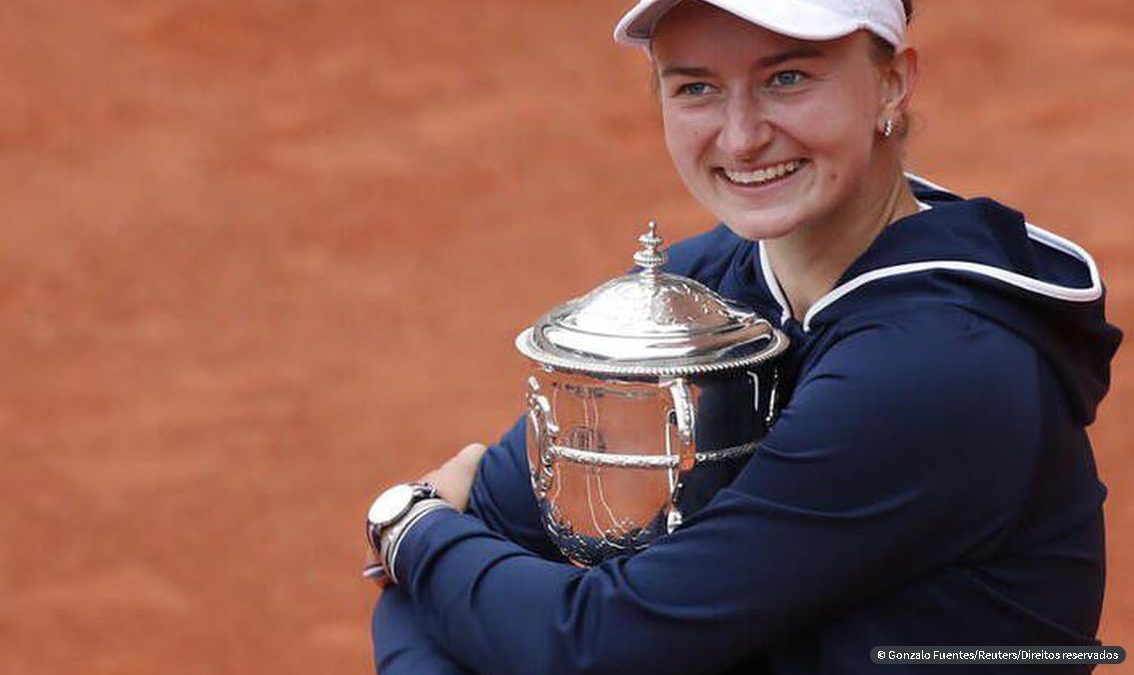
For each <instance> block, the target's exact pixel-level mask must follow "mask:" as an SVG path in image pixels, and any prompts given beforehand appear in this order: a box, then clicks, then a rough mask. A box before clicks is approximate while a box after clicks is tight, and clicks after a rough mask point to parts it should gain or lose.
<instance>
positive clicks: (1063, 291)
mask: <svg viewBox="0 0 1134 675" xmlns="http://www.w3.org/2000/svg"><path fill="white" fill-rule="evenodd" d="M906 177H907V178H910V179H911V180H914V181H917V182H919V183H921V184H922V185H925V186H927V187H929V188H932V189H934V190H940V191H942V192H948V193H950V194H952V192H951V191H950V190H947V189H946V188H943V187H941V186H939V185H935V184H933V183H931V182H929V181H927V180H925V179H923V178H921V177H919V176H915V175H913V174H909V173H907V174H906ZM922 206H925V205H922ZM923 210H924V209H923ZM1025 228H1026V230H1027V234H1028V238H1029V239H1031V240H1032V241H1035V242H1038V243H1040V244H1043V245H1045V246H1047V247H1049V248H1053V249H1055V250H1057V251H1059V252H1060V253H1063V254H1066V255H1069V256H1071V257H1073V258H1075V259H1077V260H1078V261H1079V262H1081V263H1083V264H1085V265H1086V266H1087V269H1088V271H1089V273H1090V277H1091V285H1090V286H1089V287H1087V288H1072V287H1068V286H1060V285H1059V284H1053V283H1050V282H1046V281H1041V280H1039V279H1035V278H1033V277H1029V276H1026V275H1023V274H1019V273H1017V272H1011V271H1009V270H1006V269H1002V268H999V267H993V266H991V265H984V264H981V263H973V262H967V261H963V260H926V261H923V262H916V263H906V264H904V265H893V266H891V267H881V268H879V269H876V270H871V271H869V272H865V273H863V274H860V275H859V276H857V277H855V278H853V279H851V280H849V281H847V282H846V283H843V284H840V285H839V286H836V287H835V288H833V289H831V290H830V291H829V292H827V293H826V294H825V295H824V296H823V297H821V298H819V299H818V300H817V301H816V302H815V304H813V305H812V306H811V309H809V310H808V311H807V314H806V315H805V316H804V317H803V330H804V332H807V331H810V330H811V321H812V320H813V319H814V318H815V316H816V315H817V314H818V313H819V312H821V311H823V310H824V309H826V308H827V307H830V306H831V305H832V304H834V303H835V302H836V301H838V300H839V299H841V298H842V297H843V296H845V295H847V294H849V293H852V292H854V291H856V290H858V289H859V288H861V287H863V286H865V285H866V284H869V283H871V282H872V281H878V280H879V279H886V278H889V277H894V276H898V275H901V274H914V273H917V272H925V271H929V270H951V271H957V272H968V273H971V274H980V275H983V276H986V277H990V278H992V279H996V280H997V281H1002V282H1004V283H1006V284H1009V285H1011V286H1015V287H1016V288H1020V289H1023V290H1025V291H1029V292H1032V293H1037V294H1039V295H1044V296H1047V297H1049V298H1055V299H1056V300H1063V301H1066V302H1094V301H1095V300H1098V299H1099V298H1100V297H1102V281H1101V279H1100V278H1099V269H1098V265H1096V264H1095V260H1094V258H1092V257H1091V254H1089V253H1087V251H1086V250H1084V249H1083V248H1082V247H1081V246H1079V245H1078V244H1075V243H1074V242H1072V241H1069V240H1067V239H1064V238H1063V237H1060V236H1058V235H1055V234H1052V233H1051V232H1048V231H1047V230H1044V229H1043V228H1040V227H1036V226H1035V225H1032V224H1031V223H1025ZM760 266H761V268H762V272H763V274H764V281H765V283H766V284H768V288H769V289H770V290H771V292H772V296H773V297H774V298H775V299H776V301H777V302H779V303H780V306H781V307H782V308H783V316H782V317H781V319H780V323H783V322H785V321H787V320H788V318H789V317H790V316H791V310H790V309H789V305H788V302H787V300H786V299H785V296H784V293H783V290H782V289H781V288H780V285H779V282H778V281H777V280H776V275H775V272H773V271H772V265H771V262H770V261H769V260H768V254H767V252H766V250H765V248H764V246H763V244H762V243H761V244H760Z"/></svg>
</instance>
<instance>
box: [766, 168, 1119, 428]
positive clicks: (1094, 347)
mask: <svg viewBox="0 0 1134 675" xmlns="http://www.w3.org/2000/svg"><path fill="white" fill-rule="evenodd" d="M910 182H911V185H912V187H913V188H914V194H915V196H916V197H917V198H918V200H919V202H920V203H921V205H922V211H921V212H920V213H918V214H916V215H913V216H910V217H908V218H903V219H901V220H898V221H896V222H894V223H892V224H891V225H890V226H889V227H887V228H886V230H884V231H883V232H882V234H880V235H879V236H878V238H877V239H876V240H875V241H874V243H873V244H871V246H870V248H868V249H867V250H866V251H865V252H864V253H863V254H862V255H861V256H860V257H859V258H858V259H857V260H856V261H855V262H854V263H853V264H852V265H851V266H850V268H848V269H847V271H846V272H845V273H844V274H843V276H842V278H840V279H839V281H838V283H837V284H836V285H835V288H834V289H832V290H831V291H830V292H829V293H827V294H826V295H824V296H823V297H822V298H820V299H819V300H818V301H817V302H816V303H815V304H814V305H813V306H812V307H811V309H810V311H809V312H808V313H807V315H806V316H805V317H804V319H803V322H802V328H803V331H804V332H805V333H808V332H812V331H818V330H820V329H821V328H823V327H824V326H829V325H833V324H835V323H838V322H840V321H843V320H846V319H853V318H854V317H856V316H861V315H863V314H864V313H876V312H877V311H878V308H879V307H883V308H885V310H886V311H900V310H901V309H902V306H903V305H905V304H910V305H911V306H914V305H923V304H924V303H925V302H926V301H930V302H945V303H948V304H952V305H955V306H960V307H963V308H965V309H966V310H968V311H971V312H973V313H975V314H977V315H980V316H982V317H984V318H987V319H988V320H990V321H993V322H995V323H997V324H1000V325H1002V326H1004V327H1006V328H1007V329H1008V330H1010V331H1012V332H1014V333H1016V334H1017V335H1019V336H1021V337H1022V338H1023V339H1025V340H1027V341H1028V342H1029V343H1030V344H1032V345H1033V346H1034V347H1035V349H1036V350H1037V351H1038V352H1039V353H1040V354H1041V355H1042V356H1043V358H1045V359H1046V361H1047V362H1048V363H1049V364H1050V365H1051V367H1052V368H1053V370H1054V372H1055V373H1056V375H1057V376H1058V378H1059V380H1060V382H1061V384H1062V386H1063V389H1064V391H1065V392H1066V393H1067V394H1068V396H1069V398H1070V400H1071V404H1072V409H1073V411H1074V413H1075V415H1076V418H1077V419H1078V421H1079V422H1081V423H1082V424H1089V423H1090V422H1092V421H1093V420H1094V416H1095V410H1096V408H1097V406H1098V403H1099V401H1101V400H1102V398H1103V396H1104V395H1105V394H1106V391H1107V389H1108V387H1109V385H1110V361H1111V359H1112V357H1113V356H1114V353H1115V351H1116V350H1117V348H1118V345H1119V343H1120V342H1121V340H1122V333H1121V331H1119V330H1118V329H1117V328H1116V327H1114V326H1112V325H1110V324H1109V323H1107V321H1106V317H1105V313H1104V303H1105V291H1104V289H1103V285H1102V282H1101V280H1100V278H1099V272H1098V267H1097V266H1096V264H1095V261H1094V259H1093V258H1091V256H1090V254H1088V253H1087V252H1086V251H1085V250H1083V249H1082V248H1080V247H1079V246H1077V245H1076V244H1074V243H1072V242H1070V241H1068V240H1066V239H1063V238H1062V237H1058V236H1056V235H1054V234H1052V233H1050V232H1047V231H1046V230H1043V229H1041V228H1039V227H1036V226H1034V225H1032V224H1030V223H1027V222H1026V221H1025V220H1024V217H1023V215H1022V214H1020V213H1019V212H1017V211H1014V210H1012V209H1010V208H1007V207H1005V206H1002V205H1000V204H998V203H996V202H995V201H992V200H990V199H983V198H982V199H972V200H965V199H962V198H960V197H958V196H956V195H954V194H952V193H950V192H948V191H947V190H945V189H943V188H941V187H939V186H936V185H933V184H931V183H929V182H927V181H924V180H922V179H920V178H917V177H914V176H910ZM758 264H759V266H760V270H761V271H762V276H763V281H764V282H765V284H766V285H767V287H768V290H769V292H770V293H771V295H772V296H773V297H774V298H775V299H776V300H777V301H778V303H779V305H780V309H781V310H782V315H781V319H782V320H785V321H786V319H787V318H788V317H790V312H789V311H788V310H787V307H788V304H787V302H786V300H785V299H784V296H783V293H782V291H781V290H780V288H779V285H778V283H777V282H776V280H775V276H774V275H773V274H772V271H771V267H770V265H769V263H768V260H767V256H766V253H765V250H764V248H763V247H760V259H759V261H758Z"/></svg>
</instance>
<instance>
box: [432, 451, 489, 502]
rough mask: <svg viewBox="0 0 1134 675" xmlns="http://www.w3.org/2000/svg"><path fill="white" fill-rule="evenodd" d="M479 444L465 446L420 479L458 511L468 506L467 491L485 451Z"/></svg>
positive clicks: (470, 487) (470, 486)
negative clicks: (433, 488)
mask: <svg viewBox="0 0 1134 675" xmlns="http://www.w3.org/2000/svg"><path fill="white" fill-rule="evenodd" d="M487 449H488V448H486V447H485V446H484V445H482V444H480V443H473V444H471V445H466V446H465V447H464V448H463V449H462V450H461V451H460V452H458V453H457V454H455V455H453V457H452V458H451V459H449V461H447V462H445V463H444V464H442V465H441V466H440V467H439V468H437V469H435V470H433V471H430V472H429V473H427V474H425V475H424V476H422V477H421V480H422V481H424V482H427V483H431V484H432V485H433V487H435V488H437V494H438V495H439V496H440V497H441V498H442V499H444V500H445V501H447V502H449V505H450V506H452V507H453V508H455V509H457V510H458V511H461V512H464V510H465V508H466V507H468V505H469V490H470V489H472V483H473V479H474V478H475V477H476V467H477V465H478V464H480V458H481V456H483V455H484V451H485V450H487Z"/></svg>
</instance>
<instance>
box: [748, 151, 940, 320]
mask: <svg viewBox="0 0 1134 675" xmlns="http://www.w3.org/2000/svg"><path fill="white" fill-rule="evenodd" d="M895 174H896V177H895V178H893V179H892V180H887V183H888V184H883V186H882V189H873V190H871V189H869V187H867V188H866V189H864V192H867V191H868V190H869V191H868V192H867V194H875V195H879V196H878V197H876V198H874V199H864V200H861V204H859V205H857V208H854V209H848V210H847V212H846V213H844V214H842V215H841V216H837V218H838V220H837V221H836V220H827V221H824V222H822V223H814V224H812V225H810V226H808V227H801V228H799V229H798V230H796V231H795V232H792V233H791V234H789V235H786V236H784V237H780V238H779V239H774V240H768V241H765V242H764V246H766V247H767V250H768V258H769V260H770V261H771V264H772V270H773V271H774V272H775V275H776V280H777V281H778V282H779V284H780V288H782V289H783V292H784V294H785V295H786V296H787V300H788V302H789V303H790V305H791V307H790V309H791V313H792V316H793V317H795V318H796V319H798V320H802V319H803V317H804V316H805V315H806V314H807V311H808V310H809V309H811V306H812V305H814V304H815V302H816V301H818V300H819V298H821V297H823V296H824V295H826V294H827V293H828V292H829V291H830V290H831V289H832V288H834V287H835V282H836V281H838V279H839V277H841V276H842V275H843V273H844V272H846V270H847V268H848V267H850V265H851V263H853V262H854V261H855V260H856V259H857V258H858V257H859V256H860V255H862V253H863V251H865V250H866V249H867V248H868V247H869V246H870V244H871V243H872V242H873V241H874V239H875V238H876V237H877V236H878V235H879V233H881V232H882V230H883V229H885V227H886V226H887V225H889V224H890V223H892V222H894V221H895V220H898V219H899V218H904V217H906V216H909V215H913V214H914V213H917V211H918V205H917V200H916V199H915V198H914V195H913V191H912V190H911V189H910V187H909V183H908V182H907V181H906V179H905V176H904V175H903V173H902V172H901V170H900V169H899V170H897V171H896V172H895Z"/></svg>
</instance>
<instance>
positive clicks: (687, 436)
mask: <svg viewBox="0 0 1134 675" xmlns="http://www.w3.org/2000/svg"><path fill="white" fill-rule="evenodd" d="M669 395H670V397H671V398H672V399H673V408H672V409H670V411H669V415H668V420H667V421H668V424H669V426H670V427H676V429H677V440H678V441H679V442H680V447H677V448H674V447H673V444H672V443H671V442H670V439H671V438H672V435H671V434H670V433H668V430H667V433H666V435H665V454H666V455H667V456H670V457H673V458H674V460H676V461H674V462H673V464H672V465H670V467H669V470H668V471H667V473H668V474H669V513H667V514H666V519H665V523H666V531H667V532H673V531H674V530H676V529H677V528H679V527H681V522H682V515H681V509H679V508H678V507H677V501H678V499H679V498H680V497H681V488H682V485H681V472H682V471H688V470H689V469H692V468H693V465H694V464H696V462H697V453H696V450H697V447H696V444H695V440H696V434H695V431H696V429H695V424H696V422H695V420H696V416H695V414H694V413H695V411H694V410H693V396H692V393H691V392H690V390H689V382H687V381H686V380H685V378H683V377H679V378H677V379H676V380H674V381H673V382H671V383H670V384H669Z"/></svg>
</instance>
